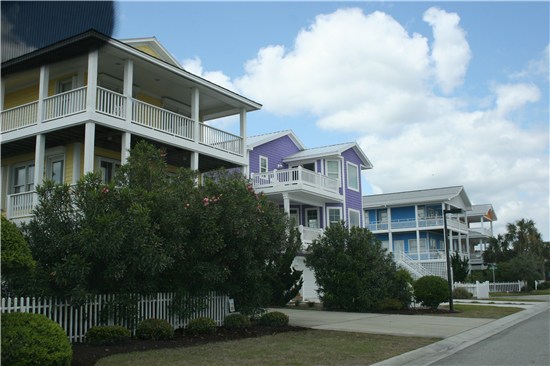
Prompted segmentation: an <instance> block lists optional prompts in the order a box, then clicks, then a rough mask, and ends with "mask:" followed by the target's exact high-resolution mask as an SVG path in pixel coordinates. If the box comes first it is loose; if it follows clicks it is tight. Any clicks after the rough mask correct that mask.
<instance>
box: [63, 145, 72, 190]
mask: <svg viewBox="0 0 550 366" xmlns="http://www.w3.org/2000/svg"><path fill="white" fill-rule="evenodd" d="M66 148H67V149H66V151H65V180H64V182H65V183H71V182H72V181H73V160H74V144H69V145H67V146H66Z"/></svg>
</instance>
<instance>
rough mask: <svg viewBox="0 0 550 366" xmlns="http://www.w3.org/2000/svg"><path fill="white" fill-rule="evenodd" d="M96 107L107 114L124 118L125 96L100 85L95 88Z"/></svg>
mask: <svg viewBox="0 0 550 366" xmlns="http://www.w3.org/2000/svg"><path fill="white" fill-rule="evenodd" d="M96 109H97V111H98V112H100V113H105V114H107V115H109V116H112V117H116V118H121V119H125V118H126V96H124V95H122V94H119V93H115V92H113V91H111V90H109V89H105V88H102V87H98V88H97V103H96Z"/></svg>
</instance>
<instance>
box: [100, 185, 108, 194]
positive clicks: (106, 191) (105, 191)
mask: <svg viewBox="0 0 550 366" xmlns="http://www.w3.org/2000/svg"><path fill="white" fill-rule="evenodd" d="M101 193H103V194H107V193H109V188H107V187H103V188H102V189H101Z"/></svg>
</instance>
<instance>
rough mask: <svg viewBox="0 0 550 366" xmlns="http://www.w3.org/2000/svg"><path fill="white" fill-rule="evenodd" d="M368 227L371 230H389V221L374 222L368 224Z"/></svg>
mask: <svg viewBox="0 0 550 366" xmlns="http://www.w3.org/2000/svg"><path fill="white" fill-rule="evenodd" d="M367 228H368V229H369V230H370V231H378V230H388V223H387V222H372V223H369V224H367Z"/></svg>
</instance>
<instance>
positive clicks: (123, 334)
mask: <svg viewBox="0 0 550 366" xmlns="http://www.w3.org/2000/svg"><path fill="white" fill-rule="evenodd" d="M130 337H131V334H130V331H129V330H128V329H126V328H124V327H121V326H120V325H104V326H97V327H92V328H90V329H89V330H88V332H86V341H87V342H88V343H90V344H92V345H94V346H106V345H113V344H119V343H124V342H126V341H128V340H129V339H130Z"/></svg>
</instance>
